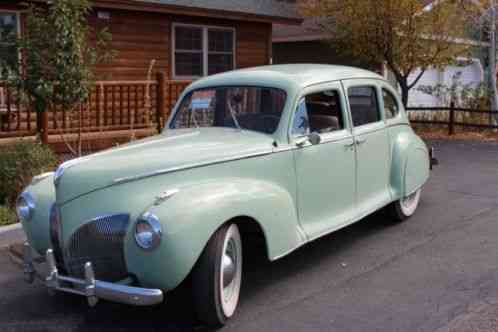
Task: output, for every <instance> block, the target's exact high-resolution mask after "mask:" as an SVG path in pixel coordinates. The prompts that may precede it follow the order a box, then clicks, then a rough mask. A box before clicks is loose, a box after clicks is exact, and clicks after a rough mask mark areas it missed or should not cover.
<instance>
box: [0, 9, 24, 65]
mask: <svg viewBox="0 0 498 332" xmlns="http://www.w3.org/2000/svg"><path fill="white" fill-rule="evenodd" d="M18 29H19V22H18V15H17V13H15V12H4V11H0V59H7V60H17V58H18V52H17V50H16V47H15V38H16V37H17V34H18V33H19V30H18Z"/></svg>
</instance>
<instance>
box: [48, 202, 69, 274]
mask: <svg viewBox="0 0 498 332" xmlns="http://www.w3.org/2000/svg"><path fill="white" fill-rule="evenodd" d="M49 219H50V225H49V230H50V242H51V244H52V250H53V252H54V256H55V261H56V264H57V268H58V269H59V270H60V271H61V272H63V273H64V272H66V271H65V268H64V258H63V254H62V242H61V234H62V224H61V220H60V213H59V208H58V207H57V205H56V204H55V203H54V204H52V206H51V208H50V218H49Z"/></svg>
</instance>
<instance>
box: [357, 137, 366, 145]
mask: <svg viewBox="0 0 498 332" xmlns="http://www.w3.org/2000/svg"><path fill="white" fill-rule="evenodd" d="M366 141H367V139H366V138H357V139H356V144H358V145H361V144H363V143H365V142H366Z"/></svg>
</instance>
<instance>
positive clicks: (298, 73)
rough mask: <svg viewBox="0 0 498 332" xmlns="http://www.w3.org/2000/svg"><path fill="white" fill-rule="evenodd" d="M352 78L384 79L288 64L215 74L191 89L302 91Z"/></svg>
mask: <svg viewBox="0 0 498 332" xmlns="http://www.w3.org/2000/svg"><path fill="white" fill-rule="evenodd" d="M352 78H353V79H354V78H357V79H359V78H370V79H381V80H384V78H383V77H382V76H380V75H378V74H376V73H374V72H371V71H368V70H365V69H360V68H355V67H347V66H335V65H320V64H287V65H269V66H261V67H252V68H246V69H239V70H233V71H229V72H225V73H222V74H216V75H212V76H208V77H205V78H202V79H199V80H197V81H196V82H194V83H193V84H192V86H191V88H192V89H198V88H205V87H209V86H229V85H241V84H244V85H258V86H259V85H261V86H274V87H280V88H283V89H289V88H297V89H299V88H305V87H307V86H310V85H314V84H319V83H323V82H330V81H337V80H344V79H352Z"/></svg>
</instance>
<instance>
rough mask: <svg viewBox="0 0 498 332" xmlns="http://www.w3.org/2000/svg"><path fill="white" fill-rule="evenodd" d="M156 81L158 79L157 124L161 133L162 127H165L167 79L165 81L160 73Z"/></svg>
mask: <svg viewBox="0 0 498 332" xmlns="http://www.w3.org/2000/svg"><path fill="white" fill-rule="evenodd" d="M156 79H157V91H156V98H157V101H156V122H157V131H158V132H161V129H162V126H163V123H162V122H163V119H164V113H165V111H164V105H165V100H164V97H165V96H164V89H165V86H164V84H165V79H164V73H162V72H158V73H157V74H156Z"/></svg>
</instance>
